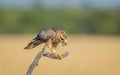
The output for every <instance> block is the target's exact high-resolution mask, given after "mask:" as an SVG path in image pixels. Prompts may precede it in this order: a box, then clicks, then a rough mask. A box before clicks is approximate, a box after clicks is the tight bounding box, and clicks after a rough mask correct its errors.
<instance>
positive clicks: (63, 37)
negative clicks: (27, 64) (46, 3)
mask: <svg viewBox="0 0 120 75" xmlns="http://www.w3.org/2000/svg"><path fill="white" fill-rule="evenodd" d="M67 39H68V36H67V34H66V33H65V31H63V30H61V29H56V28H48V29H43V30H41V31H40V32H39V33H38V35H37V36H36V37H35V38H34V39H33V40H32V41H31V42H30V43H28V45H27V46H26V47H25V48H24V49H32V48H34V47H36V46H38V45H40V44H42V43H45V45H46V46H47V47H48V48H49V49H50V51H51V52H52V53H53V54H54V55H55V56H56V57H57V58H58V59H62V57H61V55H59V54H58V53H57V52H56V48H57V46H58V44H59V43H60V42H61V43H62V46H64V45H67Z"/></svg>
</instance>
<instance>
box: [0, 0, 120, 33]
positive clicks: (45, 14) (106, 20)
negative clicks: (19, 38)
mask: <svg viewBox="0 0 120 75" xmlns="http://www.w3.org/2000/svg"><path fill="white" fill-rule="evenodd" d="M97 1H98V2H97ZM97 1H96V3H95V2H94V0H91V1H90V0H70V1H69V0H67V1H64V0H62V1H59V0H52V1H49V0H25V1H24V0H21V1H16V0H11V1H7V0H1V1H0V34H4V33H5V34H18V33H19V34H23V33H36V32H38V31H39V30H40V29H42V28H48V27H57V28H62V29H64V30H65V31H67V32H68V33H70V34H115V35H119V34H120V8H119V7H120V6H119V4H120V1H118V0H117V1H118V2H117V1H116V0H115V1H114V0H105V1H108V3H106V4H105V2H104V1H103V0H102V1H100V0H97ZM112 1H113V3H112ZM110 2H111V3H110ZM115 2H116V3H118V5H116V4H115ZM80 3H81V4H82V5H80ZM50 4H51V5H50ZM63 4H64V5H63ZM98 4H99V5H98Z"/></svg>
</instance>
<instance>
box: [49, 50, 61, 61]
mask: <svg viewBox="0 0 120 75" xmlns="http://www.w3.org/2000/svg"><path fill="white" fill-rule="evenodd" d="M50 51H51V52H52V53H53V54H54V55H55V56H56V57H57V58H58V59H59V60H61V59H62V56H61V55H59V54H58V53H57V52H56V50H55V48H50Z"/></svg>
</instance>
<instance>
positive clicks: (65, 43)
mask: <svg viewBox="0 0 120 75" xmlns="http://www.w3.org/2000/svg"><path fill="white" fill-rule="evenodd" d="M60 39H61V42H62V46H65V45H67V40H68V35H67V34H66V32H65V31H62V32H61V35H60Z"/></svg>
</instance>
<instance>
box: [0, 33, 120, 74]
mask: <svg viewBox="0 0 120 75" xmlns="http://www.w3.org/2000/svg"><path fill="white" fill-rule="evenodd" d="M33 37H34V35H27V36H26V35H0V42H1V43H0V75H25V73H26V71H27V69H28V67H29V65H30V64H31V63H32V61H33V59H34V57H35V56H36V54H37V53H38V52H39V50H41V48H42V46H43V45H41V46H38V47H36V48H34V49H33V50H23V48H24V47H25V46H26V45H27V43H28V42H29V41H30V40H31V39H32V38H33ZM64 51H69V53H70V55H69V56H68V57H66V58H64V59H62V60H61V61H60V60H53V59H50V58H46V57H43V58H42V59H41V60H40V62H39V66H38V67H36V68H35V69H34V71H33V73H32V75H120V36H94V35H93V36H91V35H81V36H75V35H74V36H70V37H69V42H68V46H66V47H61V46H59V47H58V52H59V53H62V52H64Z"/></svg>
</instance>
